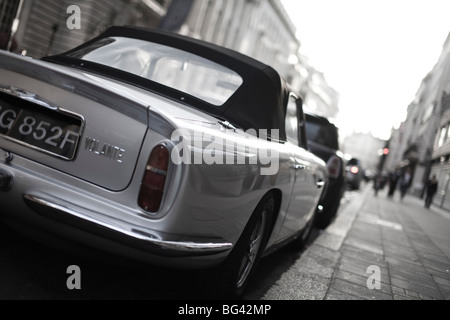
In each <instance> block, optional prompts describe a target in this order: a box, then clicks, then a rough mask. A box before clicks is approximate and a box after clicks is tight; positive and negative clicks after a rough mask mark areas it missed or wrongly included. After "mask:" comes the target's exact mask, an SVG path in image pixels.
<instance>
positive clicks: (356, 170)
mask: <svg viewBox="0 0 450 320" xmlns="http://www.w3.org/2000/svg"><path fill="white" fill-rule="evenodd" d="M358 171H359V169H358V167H355V166H353V167H351V169H350V172H351V173H354V174H357V173H358Z"/></svg>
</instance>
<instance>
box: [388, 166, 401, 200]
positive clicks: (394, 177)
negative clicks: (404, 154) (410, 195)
mask: <svg viewBox="0 0 450 320" xmlns="http://www.w3.org/2000/svg"><path fill="white" fill-rule="evenodd" d="M398 179H400V172H399V171H398V170H395V172H391V173H390V174H389V191H388V197H389V198H392V197H393V196H394V193H395V189H397V184H398Z"/></svg>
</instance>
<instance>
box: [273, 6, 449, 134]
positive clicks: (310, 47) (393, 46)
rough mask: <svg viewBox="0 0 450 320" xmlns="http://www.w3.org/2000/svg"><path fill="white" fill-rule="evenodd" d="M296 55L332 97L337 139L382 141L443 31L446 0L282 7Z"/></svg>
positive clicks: (433, 57) (437, 49)
mask: <svg viewBox="0 0 450 320" xmlns="http://www.w3.org/2000/svg"><path fill="white" fill-rule="evenodd" d="M282 2H283V4H284V5H285V7H286V9H287V11H288V13H289V14H290V16H291V19H292V21H293V22H294V23H295V25H296V26H297V34H298V38H299V39H300V42H301V49H300V51H301V53H303V54H304V55H306V56H307V57H308V58H309V61H310V64H311V65H312V66H313V67H315V68H316V69H318V70H319V71H321V72H323V73H324V74H325V78H326V80H327V82H328V84H329V85H331V86H332V87H333V88H334V89H335V90H337V91H338V92H339V93H340V95H341V99H340V103H339V109H340V113H339V116H338V118H337V124H338V125H339V127H340V132H341V135H346V134H348V133H351V132H352V131H357V132H368V131H371V132H372V133H373V134H374V135H375V136H378V137H380V138H383V139H388V138H389V136H390V131H391V128H392V127H393V126H395V127H398V125H399V124H400V122H401V121H402V120H404V119H405V117H406V108H407V107H408V105H409V104H410V103H411V101H412V100H413V99H414V97H415V94H416V92H417V90H418V89H419V86H420V83H421V81H422V79H423V78H424V77H425V76H426V74H427V73H428V72H429V71H431V69H432V68H433V66H434V65H435V64H436V62H437V61H438V58H439V56H440V54H441V52H442V46H443V44H444V41H445V39H446V38H447V35H448V33H449V32H450V18H449V17H450V16H449V14H450V0H282Z"/></svg>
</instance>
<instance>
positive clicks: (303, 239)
mask: <svg viewBox="0 0 450 320" xmlns="http://www.w3.org/2000/svg"><path fill="white" fill-rule="evenodd" d="M316 218H317V212H314V215H313V216H312V218H311V219H310V220H309V221H308V223H307V224H306V225H305V227H304V228H303V230H302V231H301V233H300V235H299V236H298V238H297V239H295V240H294V241H293V243H292V246H293V247H294V249H295V250H302V249H304V248H305V246H306V244H307V243H308V240H309V237H310V236H311V233H312V231H313V229H314V226H315V221H316Z"/></svg>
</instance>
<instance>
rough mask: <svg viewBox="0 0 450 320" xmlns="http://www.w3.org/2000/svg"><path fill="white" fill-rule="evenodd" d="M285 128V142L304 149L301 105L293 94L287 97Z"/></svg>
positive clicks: (304, 137)
mask: <svg viewBox="0 0 450 320" xmlns="http://www.w3.org/2000/svg"><path fill="white" fill-rule="evenodd" d="M285 126H286V138H287V140H288V141H289V142H291V143H293V144H295V145H296V146H300V147H303V148H305V149H306V146H307V144H306V134H305V117H304V114H303V110H302V103H301V100H300V99H299V98H297V97H296V96H295V95H294V94H291V95H290V96H289V101H288V105H287V109H286V123H285Z"/></svg>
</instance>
